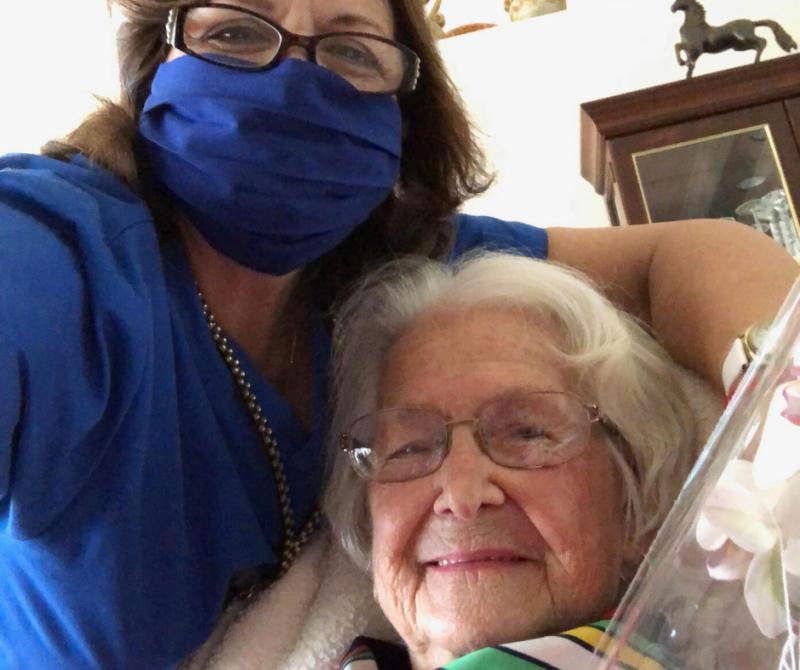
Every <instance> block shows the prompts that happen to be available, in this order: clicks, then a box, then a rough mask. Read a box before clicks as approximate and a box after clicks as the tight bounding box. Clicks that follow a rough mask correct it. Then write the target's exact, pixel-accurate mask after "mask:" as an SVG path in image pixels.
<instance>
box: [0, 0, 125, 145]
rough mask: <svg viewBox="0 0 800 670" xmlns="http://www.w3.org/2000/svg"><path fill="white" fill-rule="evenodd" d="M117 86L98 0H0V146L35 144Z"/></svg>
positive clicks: (70, 123) (64, 128) (75, 119)
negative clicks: (96, 97) (98, 96)
mask: <svg viewBox="0 0 800 670" xmlns="http://www.w3.org/2000/svg"><path fill="white" fill-rule="evenodd" d="M118 88H119V87H118V84H117V63H116V48H115V46H114V41H113V30H112V28H111V20H110V18H109V15H108V11H107V10H106V3H105V0H0V154H3V153H8V152H12V151H13V152H17V151H30V152H37V151H38V150H39V147H40V146H41V145H42V144H43V143H44V142H46V141H47V140H49V139H52V138H55V137H60V136H61V135H64V134H65V133H66V132H68V131H69V130H71V129H72V128H73V127H75V126H76V125H77V124H78V123H79V122H80V120H81V119H82V118H83V117H84V116H85V115H86V114H88V113H89V112H90V111H92V110H93V109H94V108H95V106H96V103H95V99H94V98H93V97H92V94H98V95H102V96H106V97H110V98H116V97H117V93H118Z"/></svg>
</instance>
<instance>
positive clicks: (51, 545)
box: [0, 155, 547, 670]
mask: <svg viewBox="0 0 800 670" xmlns="http://www.w3.org/2000/svg"><path fill="white" fill-rule="evenodd" d="M457 223H458V227H459V234H458V240H457V245H456V246H457V252H459V253H460V252H462V251H463V250H465V249H467V248H474V247H476V246H480V245H489V246H494V247H502V248H504V247H513V248H516V249H522V250H525V251H526V252H528V253H530V254H532V255H535V256H539V257H544V256H545V255H546V250H547V236H546V233H545V231H543V230H541V229H539V228H535V227H532V226H527V225H524V224H519V223H508V222H500V221H497V220H494V219H489V218H487V217H470V216H466V215H459V216H458V221H457ZM314 323H315V325H314V337H313V351H314V359H313V360H314V372H315V380H316V381H315V388H314V400H315V402H314V421H313V428H312V431H311V433H310V434H306V433H305V432H304V430H303V428H302V427H301V425H300V423H299V421H298V419H297V418H296V416H295V415H294V414H293V412H292V410H291V409H290V407H289V405H288V404H287V402H286V401H285V400H284V398H282V397H281V396H280V395H279V394H278V393H277V392H276V390H275V389H274V388H273V387H272V386H271V385H270V384H269V383H268V382H267V381H266V380H265V379H264V378H263V377H262V376H261V375H259V373H258V372H257V371H256V370H255V369H254V368H253V366H252V365H251V364H250V362H249V361H248V360H247V357H246V356H245V355H244V354H243V353H241V352H239V353H238V358H239V359H240V360H241V362H242V366H243V367H244V369H245V371H246V372H247V374H248V376H249V378H250V381H251V383H252V385H253V390H254V391H255V393H256V395H257V397H258V399H259V401H260V403H261V404H262V406H264V407H265V408H266V412H265V413H266V415H267V416H268V419H269V422H270V424H271V426H272V428H273V430H274V433H275V436H276V439H277V443H278V445H279V448H280V452H281V458H282V459H283V463H284V466H285V468H286V472H287V476H288V479H289V484H290V492H291V498H292V502H293V504H294V509H293V512H294V515H295V519H296V520H297V521H298V525H300V524H301V523H302V521H303V520H304V519H305V518H306V517H307V516H308V514H309V513H310V510H311V509H312V507H313V505H314V502H315V499H316V497H317V494H318V492H319V489H320V484H321V472H322V451H323V450H322V444H323V441H322V435H323V433H324V407H325V396H326V387H325V377H326V369H327V362H328V356H329V349H330V342H329V339H328V336H327V334H326V332H325V331H324V329H323V327H322V324H321V320H320V319H319V318H315V320H314ZM234 346H235V345H234ZM280 526H281V524H280V514H279V511H278V508H277V504H276V497H275V493H274V486H273V481H272V474H271V470H270V467H269V464H268V463H267V460H266V459H265V457H264V453H263V447H262V444H261V442H260V440H259V438H258V436H257V435H256V431H255V429H254V425H253V423H252V420H251V419H250V417H249V415H248V414H247V413H246V411H245V408H244V404H243V403H242V401H241V398H240V396H239V394H238V391H237V390H236V388H235V386H234V384H233V383H232V379H231V375H230V372H229V371H228V369H227V366H226V365H225V363H224V361H223V360H222V358H221V357H220V355H219V353H218V351H217V349H216V347H215V345H214V343H213V341H212V339H211V337H210V336H209V334H208V328H207V325H206V322H205V318H204V316H203V312H202V309H201V306H200V302H199V300H198V297H197V295H196V293H195V290H194V282H193V279H192V276H191V273H190V271H189V266H188V263H187V259H186V257H185V256H184V253H183V250H182V248H181V247H180V245H179V244H177V243H173V244H171V245H170V244H168V245H166V246H164V245H159V241H158V239H157V236H156V231H155V228H154V225H153V221H152V218H151V215H150V213H149V211H148V209H147V208H146V206H145V205H144V203H143V202H142V201H141V200H140V199H139V198H138V197H137V196H136V195H135V194H133V193H132V192H131V191H130V190H129V189H128V188H127V187H126V186H125V185H124V184H123V183H122V182H121V181H119V180H118V179H117V178H115V177H114V176H112V175H111V174H110V173H108V172H105V171H102V170H100V169H97V168H95V167H93V166H92V165H90V164H89V162H88V161H87V160H85V159H84V158H82V157H77V158H75V159H74V160H73V161H72V162H70V163H65V162H60V161H56V160H53V159H49V158H44V157H41V156H29V155H11V156H7V157H4V158H0V668H3V669H15V668H25V669H26V670H27V669H28V668H37V669H39V668H58V669H59V670H64V669H71V668H103V669H108V668H148V670H157V669H159V668H171V667H174V666H175V664H176V663H177V662H178V661H179V660H180V659H182V658H183V657H184V656H186V655H187V653H189V652H190V651H191V650H192V649H194V648H195V647H196V646H197V645H199V644H201V643H202V642H203V641H204V639H205V638H206V637H207V635H208V634H209V632H210V631H211V628H212V626H213V624H214V621H215V619H216V617H217V615H218V614H219V612H220V608H221V605H222V602H223V599H224V596H225V593H226V591H227V589H228V585H229V583H230V580H231V577H232V576H233V575H234V573H237V572H239V573H240V572H241V571H246V570H248V569H252V568H253V567H255V566H258V565H262V564H264V563H265V562H266V563H272V562H274V561H275V558H276V554H277V552H279V546H280V537H279V534H280Z"/></svg>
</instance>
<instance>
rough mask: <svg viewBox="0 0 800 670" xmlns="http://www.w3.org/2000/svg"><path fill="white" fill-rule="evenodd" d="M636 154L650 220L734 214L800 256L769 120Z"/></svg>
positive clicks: (794, 218)
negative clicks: (748, 126)
mask: <svg viewBox="0 0 800 670" xmlns="http://www.w3.org/2000/svg"><path fill="white" fill-rule="evenodd" d="M632 158H633V163H634V168H635V170H636V177H637V182H638V184H639V188H640V189H641V192H642V198H643V200H644V204H645V208H646V210H647V218H648V220H649V221H650V222H652V223H656V222H658V221H674V220H677V219H697V218H715V219H717V218H735V219H736V220H737V221H741V222H742V223H745V224H747V225H749V226H752V227H754V228H756V229H757V230H759V231H761V232H763V233H765V234H767V235H769V236H770V237H772V238H774V239H775V240H776V241H777V242H779V243H780V244H781V245H783V246H784V248H786V250H787V251H789V253H791V254H792V255H793V256H794V257H795V258H798V259H800V226H798V220H797V215H796V210H795V208H794V206H793V203H792V202H791V198H790V196H789V193H788V190H787V187H786V179H785V177H784V174H783V169H782V166H781V162H780V160H779V157H778V152H777V150H776V147H775V142H774V140H773V138H772V134H771V132H770V128H769V126H768V125H767V124H761V125H758V126H753V127H750V128H742V129H741V130H735V131H730V132H727V133H721V134H719V135H712V136H710V137H703V138H700V139H696V140H690V141H686V142H679V143H676V144H673V145H670V146H666V147H659V148H656V149H648V150H645V151H639V152H636V153H634V154H633V156H632Z"/></svg>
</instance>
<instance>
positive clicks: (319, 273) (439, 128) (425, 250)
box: [42, 0, 491, 309]
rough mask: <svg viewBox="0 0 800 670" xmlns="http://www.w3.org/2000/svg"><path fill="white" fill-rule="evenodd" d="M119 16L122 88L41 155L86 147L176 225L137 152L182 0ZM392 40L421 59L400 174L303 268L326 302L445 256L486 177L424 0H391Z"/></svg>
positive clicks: (406, 107) (168, 224)
mask: <svg viewBox="0 0 800 670" xmlns="http://www.w3.org/2000/svg"><path fill="white" fill-rule="evenodd" d="M109 4H110V5H111V4H114V5H117V6H119V7H120V8H121V9H122V11H123V14H124V15H125V19H126V20H125V22H124V23H123V24H122V26H121V28H120V31H119V33H118V36H117V43H118V50H119V65H120V76H121V84H122V96H121V102H120V104H119V105H117V104H114V103H111V102H108V101H105V102H104V103H103V105H102V106H101V107H100V109H99V110H98V111H97V112H95V113H94V114H92V115H90V116H89V117H88V118H87V119H86V120H84V122H83V123H82V124H81V125H80V126H79V127H78V128H77V129H75V130H74V131H73V132H72V133H70V134H69V135H68V136H67V137H66V138H65V139H63V140H60V141H55V142H50V143H48V144H47V145H45V146H44V147H43V149H42V151H43V153H45V154H47V155H50V156H54V157H57V158H62V159H63V158H67V157H68V156H70V155H72V154H74V153H75V152H81V153H83V154H84V155H85V156H86V157H87V158H89V159H90V160H92V161H93V162H95V163H96V164H98V165H100V166H102V167H104V168H106V169H108V170H110V171H111V172H113V173H114V174H116V175H118V176H119V177H120V178H122V179H123V180H125V181H126V182H127V183H128V184H129V185H130V186H131V187H132V188H134V189H135V190H137V191H138V192H140V193H141V194H142V196H143V197H144V198H145V200H146V201H147V202H148V204H149V205H150V207H151V209H152V211H153V215H154V218H155V220H156V221H157V223H158V225H159V230H160V232H161V233H162V234H164V233H169V232H170V231H172V230H174V217H175V212H174V211H173V210H171V206H170V205H171V203H165V202H164V198H163V196H160V195H158V194H157V193H158V191H157V189H156V188H154V187H153V185H152V178H151V176H150V175H149V174H148V170H147V164H146V163H145V162H144V161H143V160H142V159H141V157H140V156H138V155H137V154H136V152H135V151H134V140H135V137H136V128H137V123H138V116H139V113H140V112H141V109H142V107H143V105H144V102H145V100H146V98H147V96H148V94H149V92H150V84H151V82H152V79H153V76H154V75H155V72H156V69H157V68H158V66H159V65H160V64H161V62H162V61H163V59H164V57H165V55H166V48H167V47H166V42H165V34H164V27H165V24H166V20H167V14H168V13H169V10H170V9H171V8H173V7H176V6H180V5H185V4H191V2H187V1H186V0H109ZM390 4H391V6H392V10H393V13H394V18H395V24H396V39H397V40H398V41H399V42H401V43H403V44H405V45H407V46H408V47H410V48H411V49H413V50H414V51H415V52H416V53H417V54H418V55H419V57H420V60H421V68H420V78H419V83H418V85H417V88H416V90H414V91H413V92H412V93H409V94H407V95H405V96H402V97H401V98H400V99H399V103H400V107H401V110H402V113H403V120H404V127H405V134H404V139H403V157H402V160H401V166H400V178H399V182H398V184H397V186H396V188H395V189H394V191H393V193H392V194H390V195H389V197H388V198H387V199H386V200H385V201H384V202H383V204H381V205H380V206H379V207H378V208H377V209H376V210H375V211H373V212H372V214H371V215H370V216H369V218H368V219H367V221H365V222H364V223H363V224H362V225H360V226H359V227H358V228H357V229H356V230H355V231H354V232H353V233H352V234H351V235H350V236H349V237H348V238H347V239H346V240H344V241H343V242H342V243H341V244H339V245H338V246H337V247H336V249H334V250H333V251H331V252H329V253H328V254H326V255H325V256H323V257H322V258H321V259H319V260H317V261H316V262H314V263H312V264H311V265H310V266H309V267H308V268H306V272H305V276H306V280H307V281H306V286H308V287H309V289H310V293H309V295H311V296H312V298H313V300H314V302H315V303H317V305H318V306H319V307H322V308H324V309H327V308H328V307H329V306H330V305H331V303H332V301H333V300H335V298H336V296H337V294H338V293H339V292H340V290H341V289H342V288H343V287H345V286H346V285H348V284H349V283H351V282H352V281H353V280H354V279H356V278H357V277H359V276H360V275H361V274H362V273H363V272H364V271H366V270H368V269H369V268H371V267H373V266H375V265H377V264H379V263H380V262H382V261H383V260H386V259H388V258H391V257H394V256H397V255H401V254H407V253H416V254H424V255H427V256H434V257H435V256H441V255H443V254H444V253H446V251H447V250H448V249H449V247H450V244H451V242H452V225H451V224H450V217H451V215H452V214H453V213H454V212H455V210H456V209H457V208H458V207H459V206H460V205H461V204H462V203H463V202H464V201H465V200H467V199H468V198H470V197H472V196H474V195H477V194H479V193H482V192H483V191H485V190H486V189H487V188H488V186H489V184H490V183H491V176H490V175H489V174H488V172H487V171H486V168H485V167H484V161H483V155H482V153H481V150H480V148H479V146H478V143H477V141H476V139H475V136H474V134H473V129H472V127H471V124H470V122H469V120H468V118H467V116H466V113H465V112H464V109H463V106H462V103H461V100H460V97H459V95H458V93H457V91H456V89H455V87H454V85H453V83H452V81H451V80H450V78H449V76H448V74H447V72H446V71H445V68H444V64H443V62H442V60H441V57H440V56H439V53H438V50H437V48H436V45H435V42H434V40H433V37H432V35H431V33H430V30H429V28H428V26H427V23H426V20H425V15H424V12H423V10H422V3H421V2H420V0H390Z"/></svg>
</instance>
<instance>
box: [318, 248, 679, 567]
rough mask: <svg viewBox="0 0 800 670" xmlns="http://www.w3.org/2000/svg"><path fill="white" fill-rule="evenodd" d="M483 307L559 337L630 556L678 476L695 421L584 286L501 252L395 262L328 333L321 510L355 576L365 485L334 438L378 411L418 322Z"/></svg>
mask: <svg viewBox="0 0 800 670" xmlns="http://www.w3.org/2000/svg"><path fill="white" fill-rule="evenodd" d="M489 306H492V307H494V306H508V307H510V308H512V309H519V310H520V312H521V314H522V315H526V314H528V315H529V314H530V313H531V312H535V313H536V315H537V316H542V317H544V318H546V319H549V321H550V322H551V323H554V324H555V325H556V328H557V332H558V333H560V335H561V337H560V338H559V339H560V341H557V342H553V346H554V347H555V349H554V350H555V352H556V354H557V355H558V356H559V358H560V360H561V362H562V363H563V364H564V365H565V367H566V369H567V370H568V371H569V372H570V373H571V374H572V380H573V382H574V384H575V388H573V389H571V390H573V391H574V392H575V393H577V394H578V395H580V396H581V397H582V398H583V399H584V400H586V401H588V402H591V403H595V404H597V405H598V406H599V407H600V409H601V411H602V413H603V415H604V416H605V417H606V418H607V419H609V420H610V421H611V422H612V423H613V425H614V427H615V428H616V431H617V434H616V435H615V434H614V433H613V431H612V432H611V433H609V432H608V431H606V433H607V434H606V441H607V442H608V444H609V445H610V446H611V449H610V451H611V453H612V457H613V458H614V461H615V462H616V464H617V466H618V468H619V471H620V474H621V479H622V486H623V493H624V501H625V524H626V525H625V527H626V542H627V543H630V545H629V546H632V547H636V546H641V544H642V541H643V540H644V539H645V538H648V537H650V534H651V533H652V532H653V531H654V530H656V529H657V528H658V527H659V526H660V524H661V522H662V521H663V520H664V517H665V516H666V514H667V512H668V511H669V508H670V506H671V504H672V502H673V500H674V498H675V496H676V495H677V493H678V490H679V489H680V487H681V485H682V484H683V482H684V480H685V478H686V476H687V475H688V472H689V467H690V464H691V460H692V455H693V454H692V450H693V446H694V420H693V414H692V412H691V410H690V408H689V405H688V401H687V399H686V397H685V395H684V393H683V391H682V388H681V385H680V381H679V372H678V369H677V367H676V366H675V364H674V363H673V362H672V360H671V359H670V358H669V356H668V355H667V353H666V352H665V351H664V349H663V348H662V347H661V346H660V345H659V344H658V343H657V342H656V341H655V340H654V339H653V338H652V337H651V336H650V335H648V334H647V333H646V332H645V330H644V329H643V328H642V326H641V325H639V323H638V322H637V321H636V320H635V319H634V318H633V317H631V316H630V315H628V314H626V313H625V312H622V311H620V310H619V309H617V308H616V307H614V306H613V305H612V304H611V303H610V302H609V301H608V300H607V299H606V298H605V297H603V296H602V295H601V294H600V292H599V291H598V290H597V289H596V288H594V287H593V286H592V284H591V282H590V280H589V279H588V278H587V277H585V276H584V275H582V274H580V273H578V272H576V271H574V270H571V269H568V268H565V267H561V266H559V265H557V264H555V263H552V262H545V261H539V260H534V259H531V258H527V257H523V256H515V255H511V254H506V253H491V252H479V253H474V254H469V255H468V256H466V257H464V258H462V259H461V260H459V261H458V262H456V263H453V264H444V263H437V262H434V261H429V260H422V259H419V258H416V259H403V260H399V261H394V262H392V263H390V264H389V265H387V266H385V267H383V268H381V269H379V270H378V271H376V272H375V273H373V274H372V275H370V276H369V277H367V278H366V279H365V280H364V281H362V283H361V284H360V286H359V287H358V288H357V289H356V290H355V291H354V292H353V293H352V294H351V296H350V297H349V298H348V300H347V301H346V302H345V303H344V304H343V305H342V306H341V309H340V310H339V312H338V317H337V323H336V328H335V331H334V353H333V380H332V387H333V388H332V391H333V411H332V416H331V433H330V458H329V467H330V472H329V481H328V487H327V491H326V496H325V503H324V508H325V512H326V514H327V515H328V518H329V519H330V521H331V525H332V527H333V530H334V533H335V535H336V536H338V538H339V539H340V540H341V542H342V543H343V545H344V547H345V549H346V550H347V551H348V553H349V554H350V555H351V556H352V557H353V559H354V560H355V561H356V562H357V563H358V564H360V565H361V566H362V567H364V568H366V567H367V566H368V565H369V541H370V525H369V519H368V511H367V501H366V489H367V486H366V482H365V481H364V480H362V479H360V478H359V477H358V476H357V475H356V473H355V472H354V470H353V468H352V467H351V465H350V463H349V460H348V458H347V455H346V454H345V453H344V452H342V451H341V450H340V448H339V446H338V438H339V436H340V435H341V434H342V433H343V432H345V431H346V430H347V428H348V427H349V425H350V423H351V422H352V421H353V420H354V419H356V418H358V417H359V416H362V415H363V414H366V413H369V412H372V411H374V410H375V409H377V407H376V403H377V399H378V397H379V387H380V384H381V370H382V369H383V366H384V362H385V358H386V356H387V355H388V353H389V350H390V348H391V347H392V345H393V344H394V343H395V342H396V341H397V340H398V339H399V338H400V337H401V336H402V335H403V334H404V333H405V332H406V331H408V330H409V329H410V328H411V327H413V326H414V324H415V323H416V322H417V321H419V320H420V319H421V317H423V316H424V315H425V314H428V313H430V312H431V311H432V310H434V309H437V308H443V307H455V308H464V309H478V310H479V309H480V308H481V307H489ZM635 567H636V566H635V565H633V566H626V568H627V569H630V568H635Z"/></svg>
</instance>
